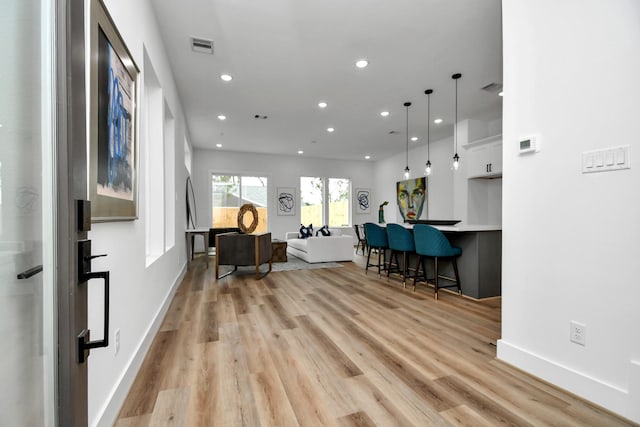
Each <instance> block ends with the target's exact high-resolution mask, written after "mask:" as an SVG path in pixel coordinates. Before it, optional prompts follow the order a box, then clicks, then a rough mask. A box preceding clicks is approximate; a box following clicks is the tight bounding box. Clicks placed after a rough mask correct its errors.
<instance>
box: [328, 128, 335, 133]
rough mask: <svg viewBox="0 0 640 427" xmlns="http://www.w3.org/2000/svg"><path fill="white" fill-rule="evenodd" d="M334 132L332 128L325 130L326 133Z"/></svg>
mask: <svg viewBox="0 0 640 427" xmlns="http://www.w3.org/2000/svg"><path fill="white" fill-rule="evenodd" d="M334 130H335V129H334V128H327V132H333V131H334Z"/></svg>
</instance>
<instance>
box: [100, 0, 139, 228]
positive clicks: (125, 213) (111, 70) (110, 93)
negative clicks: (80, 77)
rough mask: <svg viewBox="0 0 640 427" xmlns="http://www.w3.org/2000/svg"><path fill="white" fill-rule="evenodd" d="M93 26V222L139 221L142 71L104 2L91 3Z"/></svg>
mask: <svg viewBox="0 0 640 427" xmlns="http://www.w3.org/2000/svg"><path fill="white" fill-rule="evenodd" d="M89 25H90V49H89V50H90V54H89V61H90V63H89V69H90V72H89V93H90V103H89V108H88V114H89V200H91V220H92V222H102V221H128V220H134V219H136V218H137V217H138V99H137V98H138V84H139V81H138V80H139V75H140V71H139V69H138V67H137V66H136V64H135V62H134V61H133V58H132V56H131V53H130V52H129V50H128V49H127V47H126V46H125V44H124V41H123V40H122V37H121V36H120V34H119V33H118V30H117V28H116V27H115V25H114V23H113V20H112V19H111V17H110V16H109V13H108V12H107V10H106V9H105V7H104V5H103V4H102V1H100V0H91V11H90V23H89Z"/></svg>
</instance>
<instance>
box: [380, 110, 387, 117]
mask: <svg viewBox="0 0 640 427" xmlns="http://www.w3.org/2000/svg"><path fill="white" fill-rule="evenodd" d="M380 115H381V116H382V117H387V116H388V115H389V112H388V111H383V112H381V113H380Z"/></svg>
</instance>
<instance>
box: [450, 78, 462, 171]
mask: <svg viewBox="0 0 640 427" xmlns="http://www.w3.org/2000/svg"><path fill="white" fill-rule="evenodd" d="M460 77H462V74H460V73H456V74H454V75H453V76H451V78H452V79H453V80H455V81H456V118H455V121H454V122H453V147H454V149H453V152H454V153H455V154H454V155H453V170H458V163H459V161H460V156H458V79H459V78H460Z"/></svg>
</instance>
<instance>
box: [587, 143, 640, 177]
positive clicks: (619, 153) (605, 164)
mask: <svg viewBox="0 0 640 427" xmlns="http://www.w3.org/2000/svg"><path fill="white" fill-rule="evenodd" d="M630 154H631V152H630V148H629V146H628V145H622V146H619V147H610V148H603V149H601V150H592V151H585V152H584V153H582V173H592V172H610V171H616V170H621V169H630V168H631V158H630Z"/></svg>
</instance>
